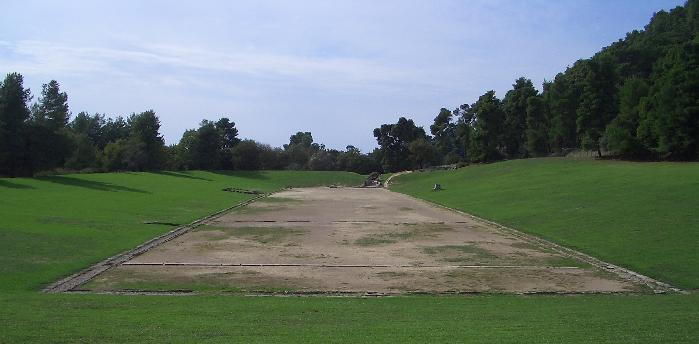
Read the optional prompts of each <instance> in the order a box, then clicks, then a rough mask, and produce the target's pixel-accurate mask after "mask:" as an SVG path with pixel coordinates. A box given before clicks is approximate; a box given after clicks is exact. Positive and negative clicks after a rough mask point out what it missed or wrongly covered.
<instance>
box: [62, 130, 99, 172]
mask: <svg viewBox="0 0 699 344" xmlns="http://www.w3.org/2000/svg"><path fill="white" fill-rule="evenodd" d="M71 141H72V142H73V143H74V149H73V152H72V153H71V155H70V156H69V157H68V160H66V163H65V167H67V168H69V169H73V170H83V169H86V168H94V167H97V149H96V148H95V145H94V143H93V142H92V140H91V139H90V138H89V137H88V136H87V135H85V134H73V137H72V139H71Z"/></svg>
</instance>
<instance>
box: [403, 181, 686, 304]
mask: <svg viewBox="0 0 699 344" xmlns="http://www.w3.org/2000/svg"><path fill="white" fill-rule="evenodd" d="M389 191H390V190H389ZM391 192H395V191H391ZM397 193H400V194H401V195H405V196H408V197H410V198H413V199H415V200H419V201H423V202H426V203H428V204H431V205H433V206H436V207H438V208H443V209H447V210H450V211H453V212H456V213H459V214H461V215H464V216H468V217H470V218H471V219H473V220H475V221H478V222H481V223H484V224H487V225H490V226H492V227H494V228H496V229H498V230H500V231H502V232H504V233H507V234H509V235H512V236H514V237H516V238H518V239H520V240H524V241H526V242H528V243H530V244H534V245H537V246H539V247H543V248H547V249H550V250H553V251H555V252H557V253H560V254H562V255H564V256H567V257H570V258H573V259H576V260H579V261H582V262H585V263H587V264H590V265H592V266H594V267H596V268H598V269H601V270H602V271H608V272H611V273H613V274H615V275H617V276H619V277H620V278H622V279H624V280H627V281H631V282H634V283H638V284H643V285H645V286H647V287H648V288H650V289H651V290H653V292H654V293H656V294H662V293H668V292H674V293H687V292H686V291H684V290H682V289H680V288H678V287H675V286H673V285H671V284H668V283H665V282H661V281H658V280H656V279H654V278H651V277H648V276H646V275H643V274H640V273H638V272H635V271H632V270H629V269H626V268H623V267H621V266H618V265H614V264H611V263H608V262H605V261H603V260H601V259H598V258H595V257H593V256H591V255H588V254H586V253H582V252H580V251H576V250H574V249H572V248H568V247H565V246H562V245H559V244H556V243H554V242H552V241H549V240H546V239H542V238H539V237H537V236H534V235H531V234H527V233H524V232H522V231H519V230H517V229H514V228H510V227H507V226H503V225H501V224H499V223H497V222H493V221H490V220H487V219H484V218H482V217H478V216H475V215H473V214H469V213H467V212H464V211H461V210H458V209H455V208H451V207H448V206H445V205H442V204H439V203H435V202H432V201H429V200H426V199H422V198H417V197H414V196H412V195H408V194H404V193H401V192H397Z"/></svg>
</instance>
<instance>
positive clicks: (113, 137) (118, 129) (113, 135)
mask: <svg viewBox="0 0 699 344" xmlns="http://www.w3.org/2000/svg"><path fill="white" fill-rule="evenodd" d="M130 132H131V128H130V127H129V123H127V122H126V120H124V118H123V117H121V116H119V117H116V118H114V119H112V118H109V119H108V120H107V122H106V123H105V124H104V127H103V128H102V139H101V140H100V142H99V144H98V147H100V148H103V147H104V146H106V145H107V144H108V143H110V142H116V141H118V140H122V139H126V138H128V137H129V135H130Z"/></svg>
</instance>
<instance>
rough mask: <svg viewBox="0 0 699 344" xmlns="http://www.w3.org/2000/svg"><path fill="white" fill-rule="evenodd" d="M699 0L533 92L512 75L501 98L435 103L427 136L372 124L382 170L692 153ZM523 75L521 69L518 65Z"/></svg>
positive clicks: (698, 136) (698, 89)
mask: <svg viewBox="0 0 699 344" xmlns="http://www.w3.org/2000/svg"><path fill="white" fill-rule="evenodd" d="M698 30H699V0H690V1H688V2H687V3H685V6H681V7H677V8H675V9H673V10H671V11H670V12H665V11H660V12H657V13H656V14H655V15H653V17H652V18H651V20H650V23H649V24H648V25H646V27H645V28H644V30H641V31H636V30H635V31H633V32H630V33H628V34H627V35H626V37H625V38H623V39H620V40H619V41H618V42H615V43H613V44H611V45H610V46H608V47H606V48H603V49H601V51H600V52H598V53H597V54H595V55H594V56H593V57H592V58H589V59H581V60H578V61H576V62H575V63H573V64H572V66H570V67H569V68H567V69H566V70H565V71H563V72H561V73H559V74H558V75H556V76H555V78H554V79H553V80H552V81H547V82H544V84H543V87H542V89H543V91H542V92H541V93H539V92H538V91H537V90H536V88H535V87H534V85H533V84H532V82H531V80H529V79H527V78H525V77H522V78H519V79H517V80H515V83H514V84H513V85H512V86H513V88H512V89H511V90H509V91H508V92H507V93H506V94H505V96H504V98H503V99H499V98H498V97H497V96H496V94H495V92H493V91H487V92H485V93H484V94H483V95H482V96H480V97H479V98H478V100H477V101H475V102H474V103H466V104H463V105H461V106H459V107H457V108H456V109H455V110H448V108H442V109H441V110H440V111H439V114H438V115H437V116H436V117H435V119H434V124H432V125H431V126H430V132H431V134H432V136H430V135H428V133H426V132H425V131H424V130H422V128H419V127H417V126H415V124H414V122H413V121H412V120H410V119H407V118H404V117H401V118H400V120H399V121H398V122H397V123H395V124H384V125H382V126H381V127H380V128H376V129H375V130H374V136H375V137H376V139H377V141H378V143H379V145H380V149H379V150H378V151H377V152H376V153H375V154H376V156H377V159H378V160H379V161H380V162H381V163H382V165H383V166H384V169H385V170H389V171H397V170H404V169H411V168H415V167H421V166H424V165H434V164H443V163H457V162H489V161H496V160H500V159H517V158H525V157H536V156H548V155H551V154H558V155H560V154H565V153H566V152H568V151H570V150H575V149H584V150H589V151H597V152H598V154H599V155H600V156H602V151H605V152H606V154H609V155H612V156H616V157H619V158H627V159H645V160H697V159H699V144H698V142H699V37H698V36H697V32H698ZM523 72H526V71H523Z"/></svg>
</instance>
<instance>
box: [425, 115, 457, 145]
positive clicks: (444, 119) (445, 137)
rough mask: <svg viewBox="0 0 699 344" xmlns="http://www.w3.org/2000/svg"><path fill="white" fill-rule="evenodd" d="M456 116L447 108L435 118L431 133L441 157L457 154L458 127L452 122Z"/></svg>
mask: <svg viewBox="0 0 699 344" xmlns="http://www.w3.org/2000/svg"><path fill="white" fill-rule="evenodd" d="M453 116H454V114H453V113H452V111H449V110H447V109H445V108H441V109H440V110H439V114H438V115H437V117H435V118H434V124H432V125H431V126H430V133H432V136H433V137H434V143H435V146H436V148H437V150H438V152H439V153H440V154H441V155H444V156H446V155H448V154H449V153H452V152H454V153H456V152H457V149H458V148H457V136H456V134H457V132H456V130H457V126H456V124H455V123H454V122H452V118H453Z"/></svg>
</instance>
